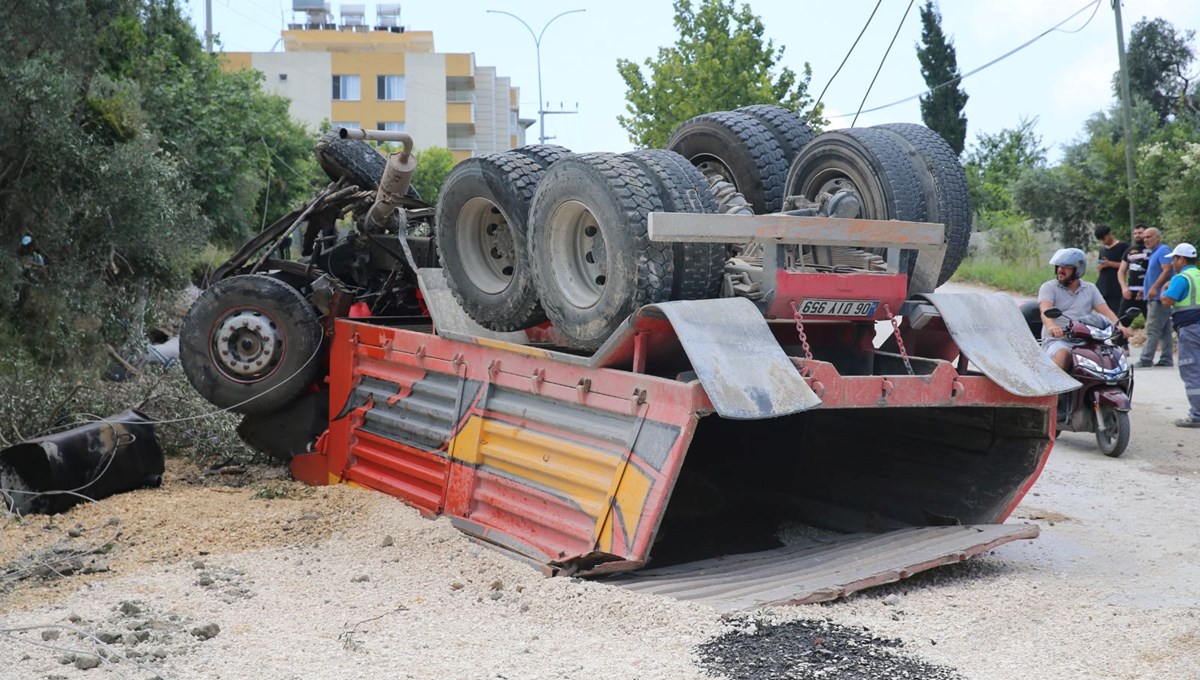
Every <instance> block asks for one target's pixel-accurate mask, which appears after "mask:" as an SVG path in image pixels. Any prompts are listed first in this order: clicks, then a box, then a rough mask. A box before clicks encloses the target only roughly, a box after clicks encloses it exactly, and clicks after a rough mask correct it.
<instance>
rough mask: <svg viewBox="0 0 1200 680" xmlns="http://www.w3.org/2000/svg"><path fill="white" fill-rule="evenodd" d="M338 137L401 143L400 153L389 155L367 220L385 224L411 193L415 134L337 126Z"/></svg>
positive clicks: (415, 163) (381, 225) (415, 164)
mask: <svg viewBox="0 0 1200 680" xmlns="http://www.w3.org/2000/svg"><path fill="white" fill-rule="evenodd" d="M338 137H341V138H342V139H363V140H371V141H379V142H400V143H401V144H402V145H403V147H402V148H401V150H400V152H399V153H394V154H390V155H388V160H387V166H386V167H385V168H384V169H383V177H382V178H380V180H379V191H378V193H376V195H375V204H374V205H372V206H371V210H370V211H368V212H367V219H368V220H369V222H370V223H371V224H374V225H376V226H379V227H383V226H384V225H385V224H386V223H387V220H388V218H389V217H391V215H392V213H394V212H395V211H396V208H399V207H400V205H401V200H402V199H403V198H404V195H405V194H406V193H408V187H409V185H411V184H412V176H413V172H414V171H415V170H416V169H417V159H416V157H415V156H413V154H412V150H413V138H412V135H410V134H408V133H407V132H398V131H390V130H360V129H357V128H338Z"/></svg>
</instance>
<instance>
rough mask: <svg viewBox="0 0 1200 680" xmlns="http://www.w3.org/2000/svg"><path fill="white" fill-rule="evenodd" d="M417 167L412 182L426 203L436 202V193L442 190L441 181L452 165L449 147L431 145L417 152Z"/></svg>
mask: <svg viewBox="0 0 1200 680" xmlns="http://www.w3.org/2000/svg"><path fill="white" fill-rule="evenodd" d="M416 155H417V169H416V171H415V172H413V178H412V183H413V186H414V187H416V188H417V193H419V194H421V199H422V200H424V201H425V202H426V203H431V204H436V203H437V200H438V194H439V193H441V191H442V182H444V181H446V175H449V174H450V170H451V169H452V168H453V167H454V155H453V154H451V153H450V149H447V148H445V147H441V146H431V147H429V148H428V149H422V150H421V151H418V152H417V154H416Z"/></svg>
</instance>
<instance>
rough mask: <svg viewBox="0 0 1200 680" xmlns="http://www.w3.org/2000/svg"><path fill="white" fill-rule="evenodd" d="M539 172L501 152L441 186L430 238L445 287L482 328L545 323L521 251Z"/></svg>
mask: <svg viewBox="0 0 1200 680" xmlns="http://www.w3.org/2000/svg"><path fill="white" fill-rule="evenodd" d="M543 172H544V169H543V168H542V166H541V165H539V164H538V163H537V162H535V161H534V160H532V159H530V158H527V157H526V156H524V155H522V154H516V153H511V152H506V153H498V154H489V155H486V156H476V157H474V158H468V159H466V160H464V161H463V162H461V163H459V164H458V165H456V166H455V167H454V169H453V170H451V171H450V174H449V175H447V176H446V180H445V181H444V182H443V183H442V191H441V193H440V194H439V196H438V204H437V218H436V224H435V227H434V232H435V234H436V236H437V246H438V252H439V254H440V256H441V263H442V271H443V272H444V273H445V275H446V285H447V286H448V287H449V288H450V292H451V293H452V294H453V295H454V298H455V299H456V300H458V303H459V305H461V306H462V308H463V310H464V311H465V312H466V313H467V315H468V316H470V317H471V318H472V319H474V320H475V322H476V323H478V324H479V325H481V326H483V327H484V328H488V329H490V330H493V331H501V332H504V331H516V330H521V329H523V328H529V327H530V326H536V325H537V324H539V323H541V322H543V321H545V320H546V316H545V314H544V313H543V311H542V307H541V305H540V304H539V303H538V294H537V288H536V286H535V285H534V279H533V272H532V270H531V268H530V263H529V250H528V248H527V247H526V245H525V233H526V225H527V224H528V222H529V206H530V202H531V201H532V200H533V194H534V189H535V188H536V187H537V185H538V181H539V180H541V178H542V173H543Z"/></svg>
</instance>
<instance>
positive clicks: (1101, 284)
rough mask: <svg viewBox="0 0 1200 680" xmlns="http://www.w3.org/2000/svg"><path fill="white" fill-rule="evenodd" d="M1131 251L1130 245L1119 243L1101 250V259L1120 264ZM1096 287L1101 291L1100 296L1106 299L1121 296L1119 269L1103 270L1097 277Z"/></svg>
mask: <svg viewBox="0 0 1200 680" xmlns="http://www.w3.org/2000/svg"><path fill="white" fill-rule="evenodd" d="M1128 250H1129V244H1128V243H1125V242H1124V241H1117V242H1116V243H1114V244H1112V245H1111V246H1107V247H1101V248H1100V259H1101V260H1107V261H1109V262H1118V263H1119V262H1120V261H1121V260H1122V259H1123V258H1124V257H1125V253H1126V252H1127V251H1128ZM1096 287H1097V288H1099V289H1100V294H1101V295H1103V296H1104V297H1106V298H1111V297H1116V296H1119V295H1120V294H1121V282H1120V281H1118V280H1117V269H1116V268H1115V267H1113V268H1110V269H1101V270H1100V275H1099V276H1097V277H1096Z"/></svg>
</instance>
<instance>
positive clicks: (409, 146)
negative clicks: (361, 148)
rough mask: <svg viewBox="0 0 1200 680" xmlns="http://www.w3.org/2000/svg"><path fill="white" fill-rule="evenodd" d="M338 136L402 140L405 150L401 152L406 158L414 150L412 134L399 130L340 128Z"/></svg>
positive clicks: (387, 140) (392, 140)
mask: <svg viewBox="0 0 1200 680" xmlns="http://www.w3.org/2000/svg"><path fill="white" fill-rule="evenodd" d="M338 137H341V138H342V139H362V140H366V141H371V142H400V144H401V145H403V150H402V151H401V152H400V153H401V154H402V155H403V156H404V157H405V160H408V155H409V154H411V153H412V150H413V138H412V135H410V134H408V133H407V132H400V131H398V130H361V129H359V128H338Z"/></svg>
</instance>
